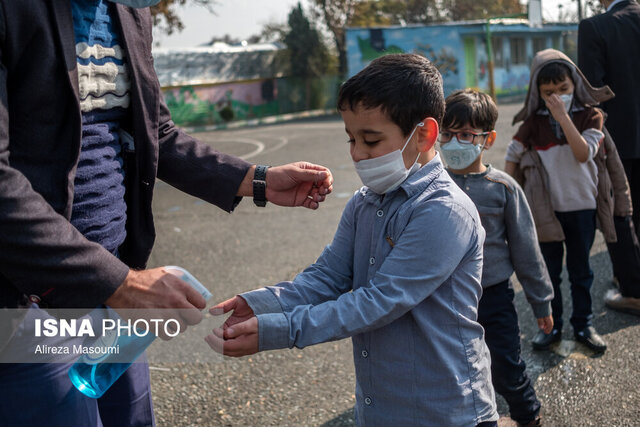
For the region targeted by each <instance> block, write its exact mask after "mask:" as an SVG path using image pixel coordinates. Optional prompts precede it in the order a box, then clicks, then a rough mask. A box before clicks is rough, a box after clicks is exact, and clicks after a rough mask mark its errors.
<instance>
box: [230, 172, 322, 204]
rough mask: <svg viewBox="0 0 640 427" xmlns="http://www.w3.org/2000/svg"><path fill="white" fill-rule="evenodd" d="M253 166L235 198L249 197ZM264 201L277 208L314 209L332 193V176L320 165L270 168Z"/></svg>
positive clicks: (250, 194)
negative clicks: (298, 207) (299, 207)
mask: <svg viewBox="0 0 640 427" xmlns="http://www.w3.org/2000/svg"><path fill="white" fill-rule="evenodd" d="M254 175H255V166H253V167H251V168H250V169H249V171H247V174H246V175H245V177H244V179H243V180H242V182H241V183H240V187H239V188H238V192H237V195H238V196H241V197H244V196H253V184H252V183H253V177H254ZM266 183H267V189H266V197H267V201H269V202H271V203H273V204H276V205H279V206H304V207H305V208H309V209H318V206H320V203H322V202H323V201H324V199H325V197H326V196H327V194H329V193H331V191H332V190H333V176H332V175H331V171H330V170H329V169H327V168H325V167H324V166H320V165H314V164H313V163H307V162H296V163H289V164H286V165H282V166H273V167H270V168H269V169H268V170H267V176H266Z"/></svg>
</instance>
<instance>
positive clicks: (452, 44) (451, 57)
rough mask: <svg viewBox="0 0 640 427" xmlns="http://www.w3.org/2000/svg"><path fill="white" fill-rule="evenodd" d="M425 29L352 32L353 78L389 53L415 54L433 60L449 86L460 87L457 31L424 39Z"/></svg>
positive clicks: (349, 54) (349, 51)
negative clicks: (375, 60)
mask: <svg viewBox="0 0 640 427" xmlns="http://www.w3.org/2000/svg"><path fill="white" fill-rule="evenodd" d="M421 30H422V28H409V27H408V28H405V29H393V28H390V29H382V28H372V29H349V31H348V32H347V62H348V68H349V75H350V76H351V75H353V74H355V73H356V72H358V71H360V70H361V69H362V68H364V67H365V66H366V65H367V64H368V63H369V62H371V61H372V60H374V59H375V58H378V57H380V56H382V55H386V54H389V53H406V52H413V53H419V54H421V55H424V56H425V57H427V58H429V59H430V60H431V61H433V62H434V64H435V65H436V66H437V67H438V69H439V70H440V73H441V74H442V77H443V79H444V81H445V86H457V85H458V83H459V80H460V66H459V59H458V57H457V55H456V54H455V50H456V49H460V48H461V46H460V40H459V37H458V35H457V32H456V31H455V29H451V30H448V29H445V28H443V29H442V31H439V32H436V33H430V34H429V36H428V37H424V31H421ZM354 48H355V49H354Z"/></svg>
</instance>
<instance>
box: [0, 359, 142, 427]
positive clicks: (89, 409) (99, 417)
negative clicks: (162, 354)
mask: <svg viewBox="0 0 640 427" xmlns="http://www.w3.org/2000/svg"><path fill="white" fill-rule="evenodd" d="M70 367H71V364H70V363H23V364H16V363H2V364H0V425H7V426H11V427H14V426H25V427H26V426H51V427H58V426H59V427H63V426H64V427H66V426H87V427H102V426H105V427H122V426H136V427H148V426H153V425H154V417H153V406H152V402H151V389H150V383H149V366H148V365H147V363H146V362H145V363H133V364H132V365H131V366H130V367H129V369H127V371H126V372H125V373H124V374H122V376H121V377H120V378H118V380H117V381H116V382H115V383H114V384H113V386H111V388H110V389H109V390H108V391H107V392H106V393H105V394H104V395H103V396H102V397H101V398H99V399H92V398H90V397H87V396H85V395H84V394H82V393H80V392H79V391H78V390H76V389H75V387H74V386H73V385H72V384H71V381H70V380H69V376H68V372H69V368H70Z"/></svg>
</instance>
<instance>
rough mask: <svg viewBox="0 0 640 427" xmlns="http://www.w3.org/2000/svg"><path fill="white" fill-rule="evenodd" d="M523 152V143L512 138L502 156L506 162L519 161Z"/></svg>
mask: <svg viewBox="0 0 640 427" xmlns="http://www.w3.org/2000/svg"><path fill="white" fill-rule="evenodd" d="M523 154H524V145H522V143H521V142H520V141H517V140H515V139H512V140H511V142H510V143H509V145H508V146H507V153H506V154H505V156H504V159H505V160H506V161H508V162H513V163H520V159H521V158H522V155H523Z"/></svg>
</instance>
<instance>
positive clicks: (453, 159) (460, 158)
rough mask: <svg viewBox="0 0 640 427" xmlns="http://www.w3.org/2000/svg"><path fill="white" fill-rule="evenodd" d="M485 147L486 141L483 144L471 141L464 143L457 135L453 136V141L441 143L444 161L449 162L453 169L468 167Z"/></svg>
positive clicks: (448, 164)
mask: <svg viewBox="0 0 640 427" xmlns="http://www.w3.org/2000/svg"><path fill="white" fill-rule="evenodd" d="M485 141H486V140H485ZM483 148H484V142H483V143H482V145H473V144H471V143H468V144H462V143H460V141H458V137H457V136H454V137H453V138H451V141H449V142H447V143H446V144H440V152H441V153H442V157H444V161H445V162H447V166H449V167H450V168H451V169H453V170H461V169H465V168H467V167H468V166H469V165H470V164H471V163H473V162H474V161H475V160H476V159H477V158H478V156H479V155H480V153H481V152H482V149H483Z"/></svg>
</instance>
